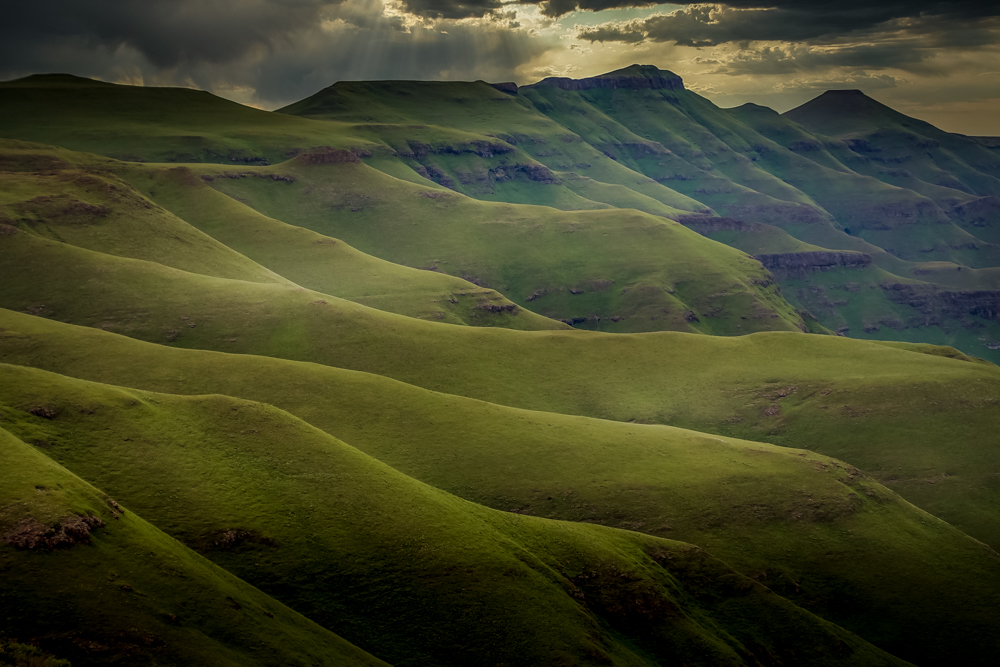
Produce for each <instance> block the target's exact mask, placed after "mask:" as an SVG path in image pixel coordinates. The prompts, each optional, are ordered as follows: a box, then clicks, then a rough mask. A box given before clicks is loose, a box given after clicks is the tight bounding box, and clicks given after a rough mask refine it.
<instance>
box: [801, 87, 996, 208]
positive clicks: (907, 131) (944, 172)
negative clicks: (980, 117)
mask: <svg viewBox="0 0 1000 667" xmlns="http://www.w3.org/2000/svg"><path fill="white" fill-rule="evenodd" d="M783 115H784V116H785V117H786V118H788V119H790V120H792V121H794V122H796V123H798V124H799V125H802V126H803V127H805V128H807V129H809V130H810V131H812V132H815V133H817V134H821V135H826V136H829V137H834V138H837V139H842V140H845V141H847V142H848V145H849V146H850V147H851V148H852V150H854V151H855V152H856V153H858V154H860V155H862V156H864V157H867V158H868V159H869V160H871V161H873V162H876V163H880V164H883V165H899V166H900V167H902V168H903V169H905V170H906V171H909V172H910V173H911V174H913V175H915V176H917V177H918V178H920V179H921V180H923V181H924V182H927V183H931V184H935V185H940V186H943V187H949V188H953V189H957V190H960V191H964V192H966V193H969V194H974V195H979V196H987V195H992V196H997V195H1000V155H997V154H996V153H995V152H994V151H991V150H990V149H989V148H988V147H986V146H984V145H983V144H982V143H981V142H979V141H977V140H976V139H975V138H973V137H965V136H962V135H959V134H953V133H950V132H944V131H943V130H939V129H938V128H936V127H934V126H933V125H931V124H930V123H927V122H924V121H921V120H917V119H916V118H911V117H909V116H906V115H904V114H901V113H899V112H898V111H895V110H893V109H891V108H889V107H887V106H885V105H884V104H881V103H879V102H877V101H875V100H873V99H872V98H870V97H868V96H867V95H865V94H864V93H862V92H861V91H859V90H830V91H827V92H825V93H823V94H822V95H820V96H819V97H816V98H814V99H812V100H810V101H809V102H806V103H805V104H803V105H801V106H799V107H796V108H795V109H792V110H790V111H787V112H785V114H783Z"/></svg>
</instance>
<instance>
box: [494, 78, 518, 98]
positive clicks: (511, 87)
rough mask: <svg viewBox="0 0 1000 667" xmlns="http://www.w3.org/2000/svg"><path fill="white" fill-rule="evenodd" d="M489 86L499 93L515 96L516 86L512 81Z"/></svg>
mask: <svg viewBox="0 0 1000 667" xmlns="http://www.w3.org/2000/svg"><path fill="white" fill-rule="evenodd" d="M490 85H491V86H493V87H494V88H496V89H497V90H499V91H500V92H501V93H507V94H508V95H517V84H516V83H514V82H513V81H504V82H502V83H491V84H490Z"/></svg>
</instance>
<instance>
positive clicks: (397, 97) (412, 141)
mask: <svg viewBox="0 0 1000 667" xmlns="http://www.w3.org/2000/svg"><path fill="white" fill-rule="evenodd" d="M278 112H279V113H285V114H294V115H297V116H302V117H305V118H313V119H323V120H334V121H339V122H345V123H357V124H358V125H356V126H355V129H354V131H355V132H356V133H358V134H359V135H360V136H366V137H368V138H370V139H371V140H373V141H381V142H384V143H386V144H387V145H389V146H390V147H392V148H393V149H394V151H395V153H396V155H397V156H398V157H399V158H400V159H402V160H404V161H405V162H407V163H408V164H411V165H413V166H414V167H415V168H416V169H421V168H422V171H423V173H424V175H425V176H427V177H428V178H431V179H433V180H436V181H437V182H443V181H442V178H443V177H445V176H447V177H448V178H449V179H450V183H449V184H450V186H451V187H454V188H455V189H457V190H459V191H461V192H464V193H466V194H469V195H470V196H474V197H477V198H482V199H488V200H494V201H507V202H511V203H522V204H546V205H555V206H556V207H557V208H565V209H567V210H570V209H580V208H599V206H594V204H593V202H598V203H608V204H613V205H614V206H617V207H622V206H623V205H624V206H626V207H628V208H637V209H639V210H642V211H646V212H648V213H653V214H656V215H666V216H669V217H674V216H675V215H677V214H681V213H684V212H700V211H703V210H705V209H706V207H705V205H704V204H702V203H700V202H698V201H697V200H696V199H693V198H691V197H688V196H685V195H682V194H680V193H679V192H677V191H675V190H673V189H671V188H669V187H667V186H665V185H663V184H660V183H657V182H655V181H651V180H650V179H649V178H646V177H643V175H642V174H638V173H636V172H634V171H631V170H630V169H628V168H627V167H623V166H621V165H619V164H617V163H616V162H615V161H614V160H613V159H611V158H610V157H609V156H607V155H605V154H604V153H602V152H601V151H599V150H597V149H596V148H595V147H593V146H591V145H589V144H588V143H586V142H584V141H581V140H580V137H579V136H577V135H576V134H574V133H573V132H571V131H570V130H568V129H567V128H566V127H563V126H561V125H560V124H559V123H557V122H555V121H554V120H552V119H551V118H549V117H547V116H546V115H544V114H542V113H539V111H538V110H537V109H535V108H534V107H533V106H532V105H531V104H530V103H528V102H527V101H526V100H525V99H524V97H523V96H520V95H510V94H508V93H506V92H502V91H500V90H497V89H496V88H494V87H493V86H491V85H489V84H487V83H484V82H482V81H476V82H472V83H465V82H429V81H366V82H353V81H341V82H338V83H336V84H334V85H332V86H330V87H328V88H325V89H323V90H321V91H319V92H317V93H316V94H315V95H312V96H310V97H308V98H306V99H304V100H301V101H299V102H296V103H294V104H291V105H289V106H287V107H284V108H282V109H279V110H278ZM455 130H458V131H459V132H461V133H468V135H469V136H468V138H466V139H465V141H462V140H461V139H458V140H457V141H456V139H454V138H449V133H450V132H454V131H455ZM484 146H488V147H489V148H488V150H483V149H482V148H481V147H484ZM463 147H465V148H466V150H462V148H463ZM470 149H471V150H470ZM539 167H541V169H539ZM549 170H552V171H555V172H556V174H557V175H555V177H553V175H551V172H550V171H549ZM518 185H519V186H520V187H516V186H518ZM614 186H618V187H614ZM563 188H565V189H568V190H570V191H572V192H575V193H577V194H578V195H580V196H581V197H583V198H584V199H586V200H588V201H589V202H591V203H590V204H587V203H585V202H578V203H576V202H574V203H571V200H566V199H561V200H557V199H554V197H556V196H557V195H555V192H558V191H560V190H562V189H563Z"/></svg>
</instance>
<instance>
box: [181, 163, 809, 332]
mask: <svg viewBox="0 0 1000 667" xmlns="http://www.w3.org/2000/svg"><path fill="white" fill-rule="evenodd" d="M197 169H198V171H199V172H201V173H209V174H211V173H212V171H213V170H212V169H211V168H210V167H197ZM216 173H218V172H217V171H216ZM260 173H261V174H263V175H265V176H266V175H269V174H275V175H289V176H292V177H294V181H293V182H289V181H287V180H274V179H268V178H266V177H265V178H241V179H227V178H218V177H214V179H213V180H212V181H211V185H212V186H213V187H215V188H217V189H218V190H220V191H221V192H223V193H226V194H228V195H230V196H232V197H236V198H239V199H240V200H242V201H245V202H247V203H248V204H250V205H251V206H253V207H254V208H256V209H258V210H259V211H261V212H262V213H264V214H266V215H271V216H274V217H278V216H281V218H282V219H283V220H285V221H287V222H290V223H293V224H297V225H300V226H303V227H306V228H308V229H311V230H313V231H316V232H318V233H321V234H328V235H330V236H335V237H337V238H343V239H345V240H346V241H348V242H349V243H351V244H352V245H354V246H356V247H358V248H359V249H361V250H363V251H365V252H370V253H372V254H374V255H377V256H379V257H382V258H383V259H387V260H390V261H393V262H397V263H401V264H405V265H409V266H418V267H425V268H427V267H434V268H437V269H438V270H440V271H443V272H445V273H449V274H451V275H455V276H462V277H466V278H467V279H471V280H473V281H474V282H476V283H479V284H483V285H488V286H490V287H493V288H495V289H497V290H498V291H499V292H501V293H502V294H504V295H505V296H507V297H508V298H510V299H511V300H512V301H514V302H515V303H518V304H520V305H525V306H528V307H530V308H531V309H533V310H535V311H536V312H539V313H541V314H542V315H546V316H548V317H552V318H556V319H562V320H569V321H572V322H573V324H574V325H576V326H580V327H586V328H594V329H601V330H606V331H618V332H627V331H649V330H663V329H676V330H682V331H702V332H706V333H717V334H734V333H741V332H750V331H759V330H762V329H764V330H769V329H772V330H773V329H786V330H787V329H793V328H798V327H799V326H801V320H800V318H799V317H798V315H797V314H795V312H794V310H793V309H791V308H790V307H788V306H787V305H786V304H785V302H784V300H783V299H781V297H780V296H779V295H778V294H777V293H776V291H775V289H774V287H773V285H771V284H769V283H770V279H769V277H768V275H767V273H766V272H765V271H763V270H762V269H761V268H760V266H759V264H757V263H756V262H754V261H753V260H752V259H750V258H748V257H746V256H745V255H742V254H741V253H735V252H732V251H731V250H730V249H728V248H726V247H725V246H723V245H721V244H715V243H705V242H704V241H703V240H702V239H700V238H699V237H698V235H696V234H694V233H692V232H689V231H688V230H687V229H685V228H684V227H683V226H682V225H680V224H678V223H675V222H672V221H669V220H664V219H662V218H656V217H653V216H650V215H647V214H642V213H639V212H636V211H628V210H613V211H588V212H572V213H570V212H560V211H555V210H552V209H549V208H542V207H527V206H515V205H509V204H490V203H485V202H477V201H475V200H473V199H469V198H466V197H462V196H461V195H457V194H452V193H447V192H441V191H439V190H428V189H427V188H423V187H421V186H419V185H416V184H411V183H408V182H404V181H401V180H398V179H395V178H393V177H390V176H388V175H386V174H384V173H381V172H379V171H377V170H375V169H372V168H370V167H368V166H367V165H365V164H361V163H355V162H350V161H348V162H344V163H331V164H310V163H309V162H308V161H307V160H304V159H303V158H297V159H296V160H292V161H290V162H288V163H285V164H282V165H276V166H274V167H267V168H263V169H262V170H261V171H260ZM398 212H404V213H403V214H402V215H400V214H399V213H398Z"/></svg>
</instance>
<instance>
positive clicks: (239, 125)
mask: <svg viewBox="0 0 1000 667" xmlns="http://www.w3.org/2000/svg"><path fill="white" fill-rule="evenodd" d="M0 136H3V137H7V138H10V139H21V140H24V141H34V142H39V143H43V144H55V145H58V146H62V147H64V148H68V149H71V150H77V151H87V152H90V153H98V154H101V155H107V156H111V157H115V158H119V159H124V160H138V161H152V162H200V161H212V162H222V163H227V164H230V163H235V164H259V163H261V162H263V163H268V162H281V161H282V160H286V159H288V157H289V156H290V155H294V154H295V153H296V152H297V151H298V150H301V149H303V148H309V147H313V146H342V147H359V148H362V149H363V148H365V147H366V146H370V145H369V144H368V142H366V141H365V140H363V139H360V138H358V137H354V136H351V135H350V133H349V132H348V128H347V127H346V126H345V125H344V124H342V123H335V122H325V123H320V122H316V121H311V120H307V119H304V118H296V117H294V116H288V115H284V114H275V113H271V112H268V111H261V110H260V109H253V108H251V107H247V106H243V105H242V104H237V103H235V102H230V101H228V100H224V99H222V98H220V97H216V96H215V95H212V94H211V93H207V92H205V91H200V90H191V89H187V88H154V87H148V88H147V87H144V86H122V85H116V84H111V83H104V82H101V81H94V80H91V79H83V78H80V77H75V76H70V75H66V74H40V75H34V76H29V77H25V78H23V79H17V80H14V81H5V82H2V83H0Z"/></svg>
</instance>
